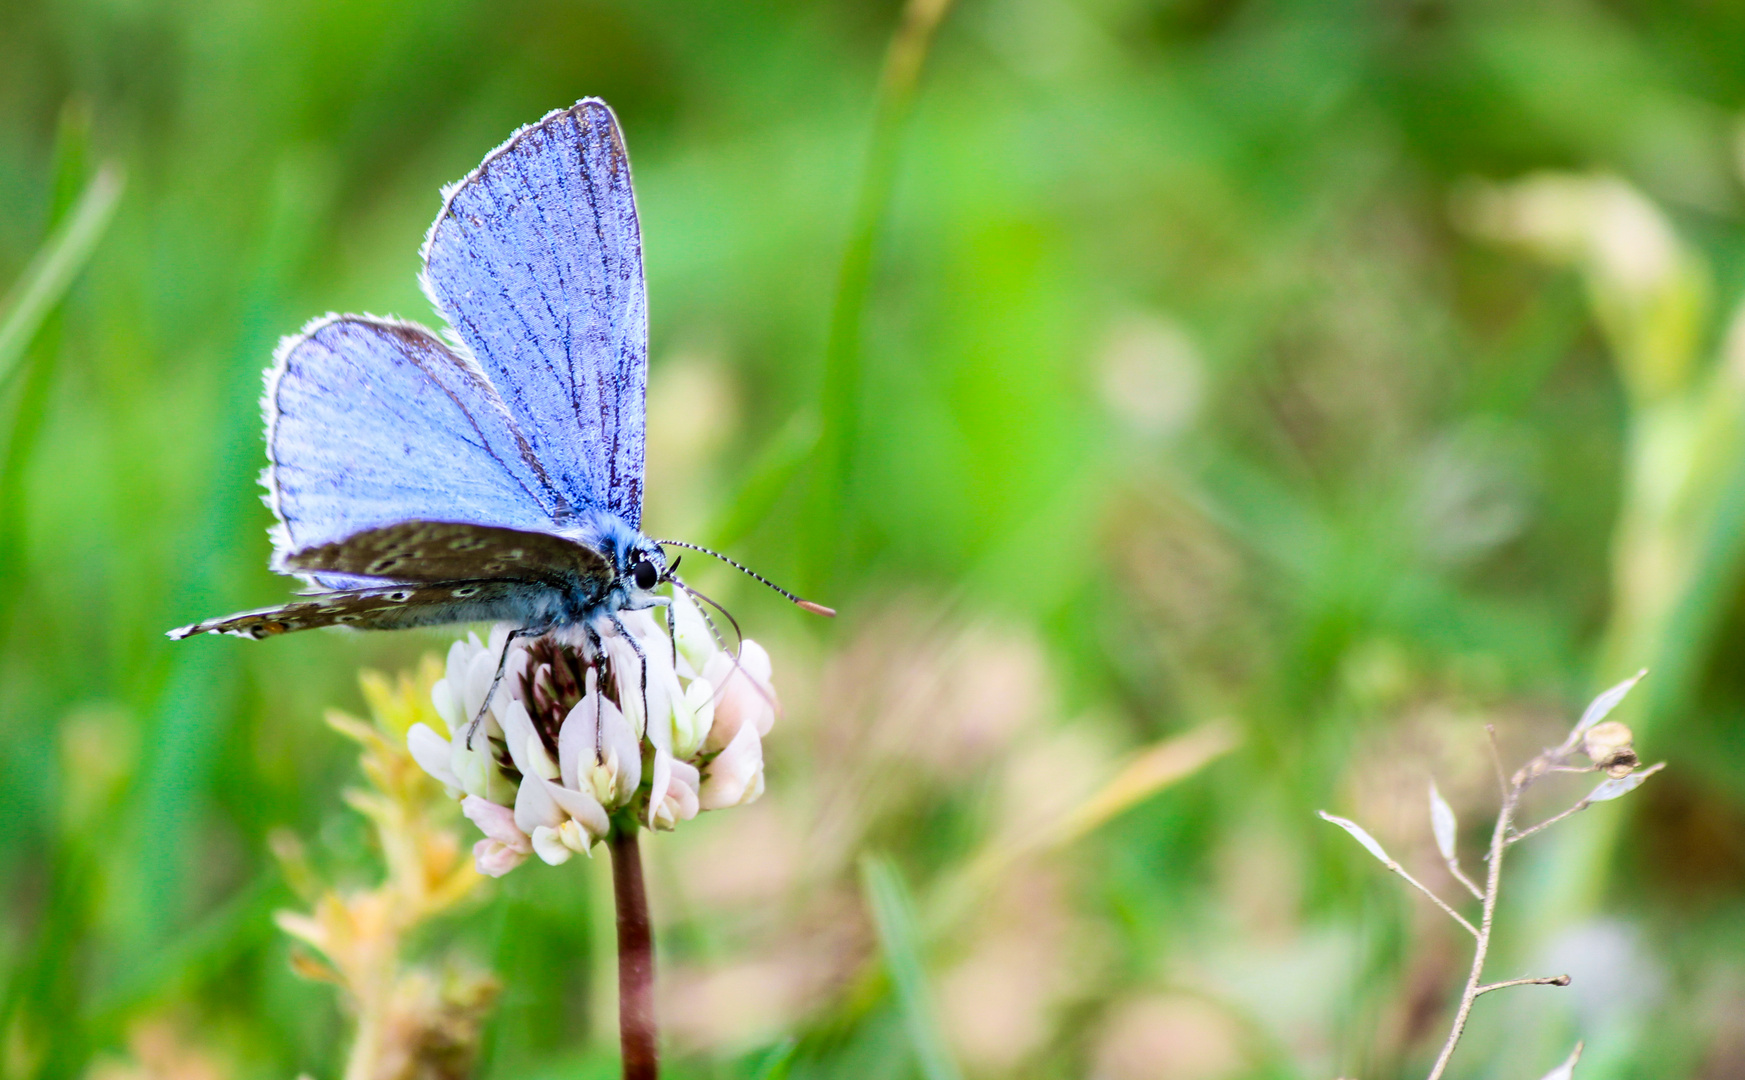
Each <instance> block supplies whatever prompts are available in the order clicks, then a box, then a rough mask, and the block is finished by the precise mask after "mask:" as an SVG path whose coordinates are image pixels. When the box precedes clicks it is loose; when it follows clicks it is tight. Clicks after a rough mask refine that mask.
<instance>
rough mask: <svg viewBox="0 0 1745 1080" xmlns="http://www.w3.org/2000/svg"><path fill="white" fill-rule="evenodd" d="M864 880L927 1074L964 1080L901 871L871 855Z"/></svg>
mask: <svg viewBox="0 0 1745 1080" xmlns="http://www.w3.org/2000/svg"><path fill="white" fill-rule="evenodd" d="M860 876H861V887H862V888H863V889H865V891H866V899H867V905H868V906H869V907H871V908H872V915H873V922H874V923H875V924H876V926H877V927H878V932H879V948H880V949H881V950H882V951H883V952H884V954H885V967H886V969H887V970H888V971H889V973H890V976H891V985H892V986H893V987H895V988H896V991H897V1005H898V1008H900V1009H901V1010H902V1014H903V1023H904V1026H905V1027H907V1028H908V1029H909V1041H910V1043H912V1044H913V1045H914V1048H915V1059H916V1061H917V1062H918V1063H919V1064H920V1066H921V1075H922V1076H924V1077H926V1078H927V1080H962V1077H963V1073H962V1072H960V1071H959V1070H958V1067H957V1063H956V1062H955V1061H953V1060H952V1058H951V1053H950V1051H948V1050H947V1049H946V1046H945V1035H944V1033H943V1032H941V1031H940V1030H939V1022H938V1018H939V1010H938V1009H937V1008H936V1007H935V1005H934V1002H933V991H932V988H931V987H929V986H928V984H927V973H926V970H925V969H924V968H923V967H922V965H921V935H920V932H919V931H918V930H917V929H916V926H915V908H914V904H913V903H912V902H911V900H910V898H909V890H908V888H907V887H906V886H905V885H904V884H903V878H902V876H901V875H900V874H898V873H897V868H896V867H895V866H894V865H892V864H891V861H890V860H889V859H887V858H884V857H883V856H879V855H868V856H866V857H864V858H863V859H861V861H860Z"/></svg>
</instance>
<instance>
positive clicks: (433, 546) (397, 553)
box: [283, 521, 612, 588]
mask: <svg viewBox="0 0 1745 1080" xmlns="http://www.w3.org/2000/svg"><path fill="white" fill-rule="evenodd" d="M283 561H284V567H285V569H287V570H291V571H295V572H297V573H316V572H320V573H322V574H323V575H324V577H325V575H327V574H343V575H347V576H348V577H357V578H388V579H390V580H393V581H399V582H420V583H433V582H445V581H461V580H477V579H491V580H495V579H513V580H518V581H526V582H538V583H544V584H547V585H551V586H554V587H557V588H562V587H564V586H566V585H570V584H572V583H574V582H576V581H588V580H593V581H599V582H601V583H602V584H603V583H605V582H606V581H607V580H609V579H610V577H611V575H612V567H611V564H610V563H608V562H607V561H606V558H605V557H604V556H603V555H601V554H600V553H599V552H597V551H595V550H594V549H592V548H589V547H585V546H583V545H581V544H578V543H575V542H574V541H572V540H566V539H564V538H563V537H561V536H553V535H552V534H550V533H541V532H524V531H522V530H519V529H503V528H496V527H493V526H488V525H471V524H466V523H463V522H449V521H403V522H399V523H397V524H394V525H388V526H384V527H382V528H379V529H367V530H365V531H363V532H360V533H357V534H356V535H353V536H348V537H346V538H345V539H343V540H337V541H334V542H333V543H330V544H322V545H319V546H317V547H312V548H306V549H304V550H302V551H297V552H293V553H291V554H290V555H288V556H286V557H285V559H284V560H283Z"/></svg>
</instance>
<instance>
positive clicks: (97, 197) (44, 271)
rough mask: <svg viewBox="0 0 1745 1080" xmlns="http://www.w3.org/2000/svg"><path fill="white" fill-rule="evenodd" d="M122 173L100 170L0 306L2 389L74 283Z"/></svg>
mask: <svg viewBox="0 0 1745 1080" xmlns="http://www.w3.org/2000/svg"><path fill="white" fill-rule="evenodd" d="M121 188H122V179H121V170H120V169H119V168H117V167H116V166H115V165H105V166H103V168H101V169H99V170H98V172H97V175H96V176H94V177H92V178H91V182H90V183H89V184H87V185H85V190H84V192H83V193H82V194H80V196H79V201H78V202H77V203H76V204H74V206H73V210H72V213H70V214H68V215H67V219H66V220H65V221H64V222H62V223H61V225H60V226H59V227H58V228H56V229H55V231H54V232H53V233H52V234H51V235H50V236H49V238H48V241H47V242H46V243H44V244H43V246H42V250H40V251H38V252H37V253H36V257H35V258H33V259H31V260H30V265H29V266H27V267H25V268H24V275H23V276H22V277H21V278H19V280H18V283H17V284H16V285H14V286H13V289H12V293H11V294H10V295H9V296H8V297H7V299H6V303H5V304H4V305H0V311H3V312H5V314H4V315H0V385H4V384H5V382H6V377H7V376H8V375H10V374H11V372H12V369H13V368H14V367H15V366H17V364H18V359H19V357H21V356H23V355H24V350H25V349H27V348H29V347H30V342H31V339H32V338H34V337H35V336H36V332H37V330H38V329H39V328H40V327H41V326H42V322H43V320H44V319H46V318H48V314H49V312H51V311H53V310H54V306H55V305H56V304H57V303H59V302H60V299H61V297H63V296H65V295H66V292H67V289H68V288H69V287H70V286H71V285H72V283H73V279H74V278H75V277H77V276H78V274H79V271H80V270H81V269H83V268H84V266H85V263H86V262H87V261H89V260H90V258H91V253H92V251H94V250H96V247H97V241H98V240H99V239H101V238H102V236H103V230H104V229H105V228H107V227H108V225H109V218H110V216H111V215H112V214H113V213H114V212H115V204H116V202H117V201H118V200H119V199H120V198H121Z"/></svg>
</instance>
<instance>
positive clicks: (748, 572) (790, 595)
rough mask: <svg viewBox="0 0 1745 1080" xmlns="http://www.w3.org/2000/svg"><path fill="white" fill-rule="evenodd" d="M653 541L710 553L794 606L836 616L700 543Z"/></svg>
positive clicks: (831, 610) (830, 609)
mask: <svg viewBox="0 0 1745 1080" xmlns="http://www.w3.org/2000/svg"><path fill="white" fill-rule="evenodd" d="M655 543H657V544H660V545H661V546H663V547H682V548H689V549H691V550H692V551H701V552H702V553H703V554H705V555H712V556H714V557H715V558H717V559H720V560H721V561H722V562H724V563H726V564H727V565H728V566H731V567H733V569H735V570H737V571H739V572H740V573H742V574H744V575H745V576H747V577H749V578H751V579H752V580H753V581H757V582H761V583H762V584H764V585H768V586H769V587H770V588H772V589H774V590H775V591H776V592H779V593H781V594H782V595H783V596H785V597H787V598H788V599H789V600H791V601H793V602H794V605H795V606H796V607H801V608H804V609H806V610H807V611H810V612H811V613H812V614H814V615H824V616H828V617H829V618H832V619H834V618H835V617H836V609H835V608H827V607H825V606H824V605H823V604H815V603H813V602H812V601H810V600H802V599H800V598H799V597H798V596H795V595H794V594H793V593H791V592H789V591H788V590H786V589H784V588H782V587H781V586H780V585H777V584H776V583H775V582H773V581H771V580H769V579H768V578H766V577H764V576H763V575H762V574H760V573H758V572H757V571H755V570H752V569H751V568H749V567H746V566H741V565H740V564H738V563H736V562H734V561H733V560H732V559H729V558H728V557H727V556H725V555H723V554H721V553H720V552H719V551H711V550H709V549H708V548H706V547H704V546H703V545H701V544H687V543H686V542H685V541H683V540H656V541H655ZM673 565H674V566H677V565H678V564H677V562H675V563H674V564H673Z"/></svg>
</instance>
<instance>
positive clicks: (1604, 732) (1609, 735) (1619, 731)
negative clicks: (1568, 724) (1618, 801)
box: [1581, 720, 1642, 779]
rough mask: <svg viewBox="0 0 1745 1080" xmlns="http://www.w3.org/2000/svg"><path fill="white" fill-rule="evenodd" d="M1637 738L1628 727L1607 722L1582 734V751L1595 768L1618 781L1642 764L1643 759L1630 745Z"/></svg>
mask: <svg viewBox="0 0 1745 1080" xmlns="http://www.w3.org/2000/svg"><path fill="white" fill-rule="evenodd" d="M1635 738H1636V736H1635V734H1634V733H1633V732H1631V730H1630V728H1629V726H1628V725H1626V724H1623V723H1621V722H1619V721H1617V720H1605V721H1602V722H1600V723H1598V724H1595V725H1594V726H1593V727H1590V728H1588V729H1587V730H1586V731H1584V732H1582V736H1581V751H1582V753H1584V754H1586V755H1587V756H1588V760H1589V761H1592V762H1593V763H1594V765H1595V767H1597V768H1599V769H1600V770H1602V771H1603V772H1604V773H1605V774H1606V775H1607V776H1610V777H1612V778H1613V779H1617V778H1619V777H1623V776H1628V775H1630V773H1631V772H1632V771H1633V770H1634V769H1635V768H1636V766H1638V765H1640V764H1642V759H1640V758H1638V757H1637V756H1636V751H1635V749H1634V748H1633V747H1632V746H1631V745H1630V744H1631V743H1632V742H1634V741H1635Z"/></svg>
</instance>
